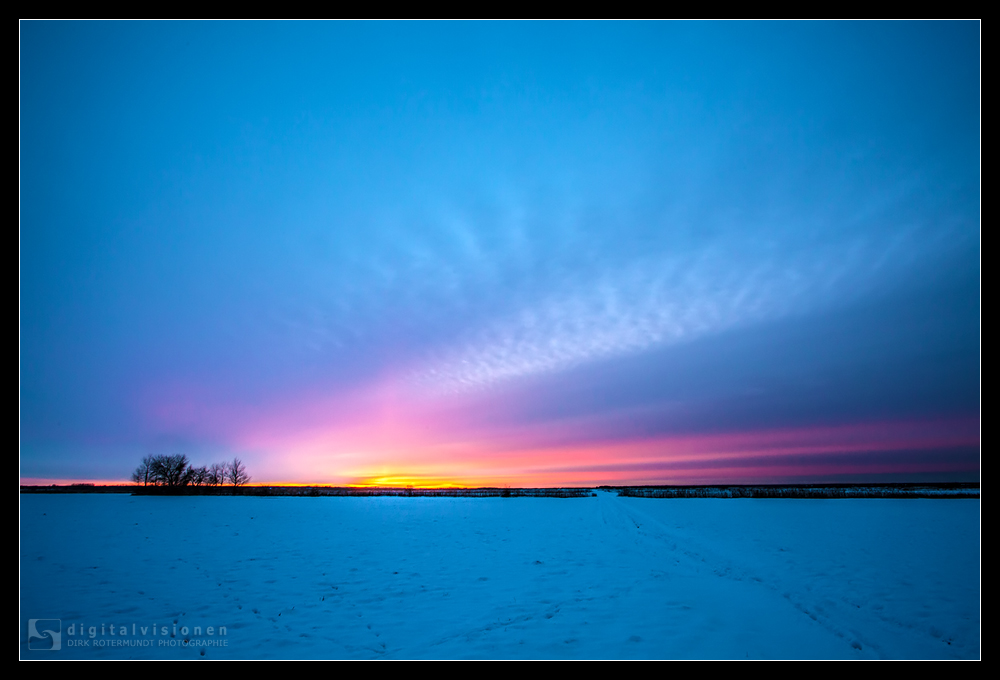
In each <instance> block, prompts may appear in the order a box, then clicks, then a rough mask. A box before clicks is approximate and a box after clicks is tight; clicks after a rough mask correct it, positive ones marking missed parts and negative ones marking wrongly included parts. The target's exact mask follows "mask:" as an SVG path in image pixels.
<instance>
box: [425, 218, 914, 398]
mask: <svg viewBox="0 0 1000 680" xmlns="http://www.w3.org/2000/svg"><path fill="white" fill-rule="evenodd" d="M914 240H915V236H914V234H913V233H911V232H902V233H900V232H897V233H896V234H895V235H894V236H893V237H892V238H882V239H875V238H870V237H868V238H864V237H859V238H854V239H852V240H848V241H845V242H841V243H835V244H827V245H823V246H815V247H811V248H800V249H798V250H795V251H792V252H788V251H787V249H786V250H785V251H782V250H780V249H779V248H777V247H776V246H766V245H765V246H761V245H758V244H754V243H753V242H752V241H749V240H745V239H743V240H736V241H733V240H730V241H727V242H726V243H725V244H722V243H718V244H715V245H713V246H710V247H706V248H702V249H701V250H699V251H698V252H696V253H693V254H684V255H677V256H670V255H667V256H661V257H656V258H648V259H645V260H640V261H636V262H635V263H634V264H632V265H630V266H627V267H624V268H622V269H620V270H617V271H604V272H602V273H601V274H600V275H598V276H595V277H594V279H593V280H591V281H590V282H586V283H583V282H575V283H574V285H572V286H571V285H567V286H565V287H564V289H573V290H572V292H564V291H563V290H560V291H556V292H552V293H549V294H547V295H543V296H542V297H541V300H540V301H539V302H538V303H536V304H532V305H528V306H525V307H524V308H522V309H521V310H520V311H518V312H516V313H514V314H512V315H509V316H506V317H504V318H500V319H497V320H495V321H493V322H491V323H488V324H485V325H484V326H482V327H480V328H477V329H475V330H471V331H469V332H468V333H466V334H465V336H464V337H463V338H462V340H461V341H459V342H458V343H456V344H455V345H453V346H451V347H449V348H448V349H446V350H445V351H443V352H441V353H439V354H438V355H437V356H436V357H434V358H433V359H432V360H431V362H429V366H427V367H426V368H424V369H423V370H420V371H418V372H417V374H416V375H415V376H414V381H415V382H417V383H418V384H421V385H423V386H425V387H427V388H429V389H431V390H432V391H444V392H455V391H465V390H469V389H477V388H483V387H488V386H491V385H494V384H496V383H500V382H503V381H506V380H510V379H514V378H519V377H523V376H531V375H536V374H543V373H551V372H555V371H560V370H563V369H567V368H571V367H573V366H577V365H580V364H583V363H586V362H589V361H594V360H599V359H602V358H607V357H613V356H618V355H623V354H628V353H632V352H637V351H641V350H644V349H646V348H650V347H654V346H663V345H668V344H672V343H678V342H684V341H689V340H693V339H696V338H699V337H702V336H705V335H708V334H713V333H719V332H723V331H726V330H729V329H732V328H735V327H739V326H743V325H747V324H752V323H757V322H762V321H767V320H772V319H777V318H781V317H783V316H787V315H789V314H795V313H803V312H809V311H812V310H816V309H822V308H826V307H829V306H831V305H834V304H843V303H845V302H848V301H850V300H851V299H855V298H856V297H857V296H859V295H863V294H865V293H866V292H870V291H871V290H872V289H873V288H874V287H875V286H876V285H877V284H878V282H879V281H883V282H884V281H885V280H886V279H891V278H892V277H891V276H890V275H889V273H888V270H895V271H898V270H899V269H901V268H902V269H910V268H912V265H913V263H914V261H915V260H917V259H919V258H920V257H922V253H923V252H925V251H926V248H922V247H919V246H918V244H916V243H915V242H914Z"/></svg>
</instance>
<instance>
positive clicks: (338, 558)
mask: <svg viewBox="0 0 1000 680" xmlns="http://www.w3.org/2000/svg"><path fill="white" fill-rule="evenodd" d="M595 493H596V496H591V495H589V494H588V495H586V496H584V497H580V498H570V499H562V498H544V497H541V498H539V497H528V498H525V497H522V498H496V497H494V498H462V497H447V496H446V497H436V498H435V497H416V498H405V497H396V496H376V497H370V498H357V497H328V498H318V499H313V500H310V501H309V502H306V503H303V502H302V501H301V500H299V499H294V498H283V497H229V498H221V497H200V496H183V497H153V496H129V495H119V494H92V495H91V494H26V495H24V496H22V497H21V501H20V502H21V508H20V509H21V518H20V522H21V524H20V530H21V531H20V540H21V554H20V560H21V564H20V574H21V592H20V620H21V643H20V656H21V657H22V658H36V659H57V658H59V659H66V658H84V659H89V658H98V659H113V658H167V659H187V658H190V659H198V658H207V659H219V658H246V659H286V658H291V659H298V658H302V659H307V658H332V659H352V658H361V659H373V658H396V659H409V658H432V659H433V658H444V659H452V658H500V659H511V658H551V659H562V658H577V659H580V658H582V659H591V658H596V659H643V658H653V659H660V658H663V659H674V658H699V659H719V658H731V659H745V658H779V659H783V658H789V659H790V658H821V659H824V658H831V659H878V658H883V659H913V658H918V659H919V658H932V659H970V658H972V659H974V658H979V656H980V650H981V646H980V623H981V620H980V598H981V589H980V576H981V572H980V503H979V501H978V500H970V499H965V500H961V499H959V500H949V501H947V502H941V501H937V500H926V499H905V500H900V499H865V500H857V499H855V500H852V499H844V500H822V499H806V500H772V499H732V500H717V499H711V498H695V499H685V498H681V499H677V500H675V501H670V502H651V501H649V500H647V499H644V498H630V497H622V496H618V495H616V493H614V492H605V491H596V492H595ZM31 620H36V621H34V624H35V628H34V629H33V630H35V631H36V632H37V631H41V630H50V631H54V630H56V629H58V632H59V634H60V638H59V643H60V647H61V648H60V649H59V650H58V651H51V650H46V649H38V647H40V646H44V645H45V644H46V643H50V642H51V638H50V637H46V636H43V635H41V634H40V633H39V634H38V635H35V636H32V637H30V638H29V634H28V631H29V622H30V621H31ZM37 620H42V622H41V623H39V621H37ZM112 624H114V635H112V634H111V630H112ZM46 626H47V628H46ZM209 627H211V629H212V633H209V632H208V631H209ZM144 631H145V632H144ZM95 645H98V646H95ZM202 652H204V655H203V654H202Z"/></svg>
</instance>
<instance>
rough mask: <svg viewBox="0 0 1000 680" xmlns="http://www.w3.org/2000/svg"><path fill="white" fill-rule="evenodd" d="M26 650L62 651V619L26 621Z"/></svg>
mask: <svg viewBox="0 0 1000 680" xmlns="http://www.w3.org/2000/svg"><path fill="white" fill-rule="evenodd" d="M28 649H40V650H44V651H47V652H58V651H59V650H60V649H62V619H28Z"/></svg>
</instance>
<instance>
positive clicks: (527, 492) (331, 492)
mask: <svg viewBox="0 0 1000 680" xmlns="http://www.w3.org/2000/svg"><path fill="white" fill-rule="evenodd" d="M135 493H138V494H145V495H157V494H167V495H191V496H196V495H203V496H213V495H225V496H230V495H236V496H299V497H302V496H307V497H308V496H312V497H316V496H361V497H368V496H403V497H431V498H523V497H530V498H582V497H584V496H590V495H593V491H592V490H591V489H575V488H566V489H506V488H504V489H501V488H480V489H406V488H402V489H401V488H390V487H347V486H248V487H231V486H227V487H209V486H202V487H195V486H188V487H183V488H179V489H169V488H167V487H153V486H148V487H140V488H139V489H138V490H136V491H135Z"/></svg>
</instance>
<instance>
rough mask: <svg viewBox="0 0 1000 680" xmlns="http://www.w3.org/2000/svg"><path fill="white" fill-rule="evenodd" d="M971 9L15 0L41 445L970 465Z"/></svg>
mask: <svg viewBox="0 0 1000 680" xmlns="http://www.w3.org/2000/svg"><path fill="white" fill-rule="evenodd" d="M980 120H981V117H980V24H979V23H978V22H972V21H970V22H961V21H959V22H899V23H896V22H873V23H867V22H844V23H841V22H818V23H808V22H807V23H797V22H779V23H757V22H735V23H726V22H719V23H714V22H706V23H702V22H651V23H642V22H639V23H631V22H613V23H602V22H581V23H561V22H554V23H550V22H534V23H516V22H515V23H510V22H490V23H466V22H448V23H433V22H402V23H393V22H387V23H378V22H375V23H366V22H344V23H338V22H316V23H310V22H305V23H298V22H278V23H270V22H233V23H230V22H205V23H200V22H151V23H146V22H45V21H24V22H21V23H20V187H19V195H20V252H19V261H20V319H19V323H20V327H19V330H20V414H19V416H20V441H19V446H20V478H21V482H22V483H52V482H56V483H59V482H68V481H96V482H100V481H112V482H113V481H125V480H126V479H127V478H128V476H129V474H130V472H131V471H132V469H133V468H134V467H135V466H136V464H137V463H138V462H139V460H140V459H141V458H142V457H143V456H144V455H147V454H150V453H184V454H187V455H188V457H189V458H190V459H191V461H192V462H193V463H195V464H207V463H211V462H214V461H220V460H222V459H226V458H229V459H231V458H232V457H234V456H239V457H240V458H242V459H243V460H244V461H245V462H246V464H247V468H248V470H249V472H250V474H252V475H253V478H254V481H255V482H261V483H317V484H394V485H397V484H413V485H442V484H452V485H476V486H479V485H511V486H554V485H597V484H618V483H621V484H626V483H627V484H670V483H679V484H698V483H741V482H743V483H765V482H772V483H777V482H841V481H844V482H853V481H860V482H867V481H882V482H886V481H932V480H933V481H974V480H978V479H979V474H980V373H981V368H980V353H981V341H980V304H981V303H980V299H981V296H980V276H981V270H980V252H981V243H980V178H981V170H980V145H981V140H980Z"/></svg>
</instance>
